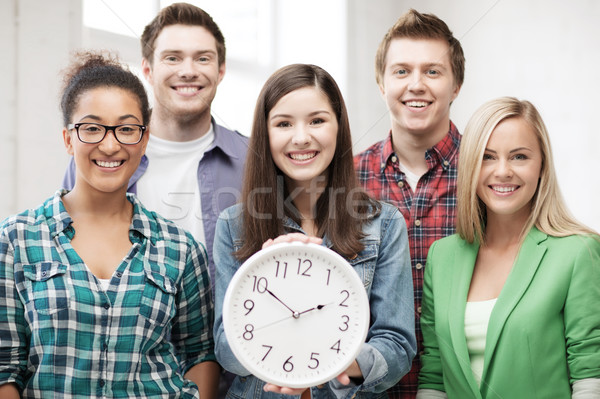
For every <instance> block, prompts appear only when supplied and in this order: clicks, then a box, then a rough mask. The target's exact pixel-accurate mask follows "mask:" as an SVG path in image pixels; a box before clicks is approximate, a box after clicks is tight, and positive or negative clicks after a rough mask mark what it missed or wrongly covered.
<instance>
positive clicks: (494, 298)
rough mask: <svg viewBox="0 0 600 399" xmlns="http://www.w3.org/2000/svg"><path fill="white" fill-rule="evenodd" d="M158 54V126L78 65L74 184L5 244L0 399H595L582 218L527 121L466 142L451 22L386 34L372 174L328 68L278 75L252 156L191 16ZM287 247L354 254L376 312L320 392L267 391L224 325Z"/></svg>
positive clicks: (170, 10) (126, 84) (67, 123)
mask: <svg viewBox="0 0 600 399" xmlns="http://www.w3.org/2000/svg"><path fill="white" fill-rule="evenodd" d="M142 54H143V61H142V69H143V73H144V75H145V77H146V79H147V80H148V82H149V83H150V84H151V86H152V88H153V91H154V98H155V104H154V107H153V109H152V115H150V109H149V103H148V98H147V96H146V93H145V90H144V87H143V85H142V83H141V82H140V80H139V79H138V78H137V77H136V76H135V75H134V74H132V73H131V72H130V71H129V70H127V68H125V67H124V66H123V65H122V64H120V63H119V62H118V61H117V60H116V59H114V58H111V57H109V56H107V55H103V54H98V53H89V52H88V53H80V54H79V55H78V56H77V57H76V58H75V60H74V62H73V64H72V65H71V66H70V68H69V69H68V70H67V71H66V72H65V84H64V88H63V93H62V100H61V110H62V113H63V124H64V128H63V139H64V143H65V147H66V149H67V152H68V153H69V154H71V155H72V156H73V159H72V162H71V164H70V166H69V168H68V170H67V173H66V175H65V180H64V188H63V189H61V190H59V191H57V193H56V194H55V195H54V196H53V197H51V198H49V199H48V200H47V201H46V202H44V204H42V205H41V206H40V207H39V208H37V209H32V210H28V211H25V212H23V213H21V214H18V215H15V216H11V217H9V218H7V219H6V220H5V221H4V222H3V223H2V225H1V230H0V297H2V299H3V305H2V306H0V397H1V398H19V397H26V398H38V397H39V398H46V397H61V398H84V397H85V398H89V397H114V398H131V397H136V398H138V397H180V398H198V397H203V398H205V399H211V398H215V397H216V396H220V397H223V396H225V395H227V397H229V398H259V397H264V398H276V397H286V395H299V396H302V397H303V398H307V397H309V396H311V397H313V398H337V399H342V398H343V399H346V398H347V399H350V398H354V397H365V398H367V397H368V398H382V397H390V398H393V399H396V398H414V397H415V396H416V397H418V398H438V397H448V398H460V399H463V398H534V397H539V398H569V397H573V398H579V399H582V398H597V397H600V317H598V312H597V307H598V304H599V303H600V237H598V235H597V233H596V232H594V231H592V230H591V229H589V228H587V227H585V226H584V225H582V224H580V223H578V222H577V221H575V220H574V219H573V218H572V217H571V216H570V215H569V213H568V211H567V209H566V207H565V205H564V202H563V200H562V199H561V196H560V192H559V188H558V184H557V179H556V175H555V171H554V164H553V160H552V152H551V149H550V143H549V136H548V132H547V130H546V127H545V126H544V123H543V121H542V118H541V116H540V114H539V113H538V111H537V110H536V109H535V107H534V106H533V105H532V104H531V103H529V102H527V101H521V100H518V99H515V98H512V97H504V98H499V99H495V100H492V101H489V102H488V103H486V104H484V105H483V106H482V107H481V108H479V109H478V110H477V111H476V112H475V113H474V115H473V116H472V118H471V119H470V121H469V122H468V124H467V126H466V129H465V132H464V134H463V135H462V136H461V135H460V134H459V133H458V130H457V128H456V127H455V126H454V124H453V123H452V122H451V121H450V117H449V113H450V106H451V103H452V102H453V101H454V99H455V98H456V97H457V95H458V94H459V91H460V88H461V85H462V82H463V79H464V62H465V61H464V55H463V52H462V48H461V46H460V43H459V42H458V41H457V40H456V39H455V38H454V37H453V35H452V32H451V31H450V30H449V29H448V27H447V25H446V24H445V23H444V22H443V21H441V20H440V19H439V18H437V17H435V16H434V15H431V14H421V13H419V12H417V11H415V10H410V11H408V12H407V13H406V14H404V15H403V16H401V17H400V19H399V20H398V21H397V22H396V24H395V25H394V26H392V28H390V30H389V31H388V33H387V34H386V36H385V37H384V39H383V41H382V43H381V44H380V47H379V49H378V52H377V56H376V81H377V84H378V86H379V89H380V91H381V94H382V96H383V98H384V99H385V101H386V103H387V105H388V108H389V112H390V119H391V129H390V132H389V135H388V136H387V138H386V139H384V140H383V141H381V142H379V143H375V144H374V145H373V146H371V147H370V148H368V149H367V150H366V151H364V152H363V153H361V154H358V155H356V156H354V157H353V154H352V140H351V133H350V126H349V122H348V114H347V110H346V107H345V104H344V100H343V98H342V95H341V93H340V90H339V88H338V86H337V84H336V82H335V80H334V79H333V77H332V76H331V75H330V74H329V73H327V72H326V71H325V70H323V69H322V68H320V67H318V66H315V65H307V64H294V65H289V66H285V67H283V68H281V69H279V70H277V71H275V72H274V73H273V75H272V76H271V77H269V78H268V80H267V81H266V83H265V84H264V87H263V89H262V91H261V93H260V94H259V97H258V100H257V103H256V108H255V113H254V120H253V124H252V131H251V132H250V138H249V140H248V139H246V138H245V137H243V136H242V135H240V134H239V133H237V132H234V131H231V130H229V129H226V128H224V127H222V126H220V125H218V124H217V123H216V122H215V121H214V119H213V118H212V117H211V114H210V104H211V102H212V100H213V98H214V96H215V93H216V89H217V86H218V84H219V82H220V81H221V80H222V79H223V76H224V74H225V44H224V38H223V35H222V34H221V32H220V30H219V28H218V26H217V25H216V24H215V23H214V21H213V20H212V18H210V16H209V15H208V14H207V13H206V12H204V11H203V10H201V9H199V8H197V7H195V6H191V5H189V4H185V3H176V4H173V5H171V6H169V7H166V8H164V9H163V10H161V12H160V13H159V15H158V16H157V17H156V18H155V19H154V20H153V21H152V22H151V23H150V24H149V25H148V26H147V27H146V29H145V31H144V34H143V35H142ZM459 150H460V151H459ZM459 152H460V160H459V156H458V154H459ZM242 174H243V176H242ZM236 190H237V191H236ZM128 191H129V192H128ZM236 192H237V193H239V196H238V195H234V194H235V193H236ZM132 193H135V194H137V195H135V194H132ZM223 193H227V194H229V195H218V194H223ZM175 194H186V195H183V196H181V198H177V199H175V198H174V197H173V195H175ZM138 197H139V199H138ZM215 197H217V198H218V200H217V201H216V200H215ZM174 201H175V202H174ZM236 203H237V204H236ZM234 204H235V205H234ZM174 210H178V212H179V214H177V215H175V214H173V213H170V212H173V211H174ZM219 214H220V216H219ZM161 215H162V216H161ZM200 215H201V216H202V217H201V218H200V217H199V216H200ZM163 216H165V217H163ZM455 232H456V234H454V233H455ZM444 237H445V238H444ZM289 241H304V242H313V243H318V244H321V245H325V246H327V247H329V248H331V249H333V250H334V251H336V252H337V253H339V254H340V255H342V256H343V257H344V258H346V259H347V260H348V262H349V263H350V264H351V265H352V266H353V268H354V269H355V270H356V271H357V273H358V274H359V276H360V277H361V279H362V280H363V283H364V285H365V289H366V291H367V293H368V296H369V303H370V311H371V321H370V327H369V333H368V335H367V340H366V343H365V344H364V345H363V346H362V347H361V350H360V352H359V354H358V356H357V358H356V360H355V361H354V363H352V364H351V365H350V367H349V368H348V369H347V370H346V371H344V372H343V373H342V374H341V375H340V376H338V378H337V379H335V380H332V381H330V382H328V383H327V384H325V385H324V386H319V387H311V388H308V389H297V388H296V389H292V388H288V387H280V386H275V385H272V384H267V383H265V382H264V381H261V380H259V379H258V378H256V377H254V376H252V375H251V374H250V373H249V371H247V370H245V369H244V367H243V366H242V365H241V364H240V363H239V362H238V361H237V359H236V358H235V356H234V355H233V353H232V352H231V349H230V348H229V345H228V343H227V338H226V335H225V333H224V330H223V322H222V316H223V315H222V305H223V299H224V296H225V292H226V290H227V286H228V283H229V281H230V280H231V278H232V277H233V275H234V274H235V272H236V270H237V269H238V268H239V267H240V265H241V264H242V263H243V262H244V260H246V259H248V258H249V257H250V256H251V255H253V254H254V253H256V252H257V251H259V250H260V249H261V248H264V247H266V246H269V245H272V244H273V243H278V242H289ZM199 243H203V244H205V246H204V245H202V244H199ZM205 248H206V249H205ZM213 284H214V286H213ZM421 331H422V333H421ZM222 369H225V370H227V371H229V372H230V373H231V374H228V375H222V376H221V377H222V378H221V380H223V381H226V382H225V383H224V384H222V386H221V388H220V389H219V387H218V381H219V376H220V375H221V374H222V372H221V371H222ZM229 376H234V379H233V381H231V380H230V379H229V378H228V377H229ZM282 395H283V396H282Z"/></svg>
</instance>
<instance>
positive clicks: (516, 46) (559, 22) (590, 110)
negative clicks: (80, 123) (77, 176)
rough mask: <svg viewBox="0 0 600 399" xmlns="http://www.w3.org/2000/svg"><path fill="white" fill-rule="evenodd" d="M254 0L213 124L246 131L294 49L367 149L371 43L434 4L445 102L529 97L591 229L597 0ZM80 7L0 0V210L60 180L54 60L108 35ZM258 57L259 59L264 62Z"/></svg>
mask: <svg viewBox="0 0 600 399" xmlns="http://www.w3.org/2000/svg"><path fill="white" fill-rule="evenodd" d="M98 1H99V0H98ZM121 1H123V2H127V1H129V0H121ZM211 1H212V0H211ZM211 1H208V0H206V1H204V2H203V1H201V0H198V1H195V3H197V4H198V5H200V6H203V3H206V4H207V5H206V6H205V7H206V9H207V11H209V12H211V9H210V8H209V7H210V4H211ZM221 1H231V0H221ZM152 4H153V5H154V6H155V5H156V1H155V2H153V3H152ZM236 4H238V6H237V7H238V8H239V4H240V3H239V2H237V3H236ZM257 4H259V6H260V5H262V4H268V5H270V6H272V9H273V10H275V11H273V12H274V13H276V14H275V16H276V18H274V19H272V21H273V23H272V25H269V26H260V27H257V29H256V32H255V34H256V35H257V37H263V38H264V39H265V43H267V44H265V45H264V46H263V45H259V46H258V48H257V49H256V50H255V51H256V52H257V54H258V53H260V54H258V55H257V56H256V57H255V58H254V59H251V57H250V58H248V59H241V60H237V61H236V60H233V61H232V62H231V63H230V65H228V66H229V69H228V75H227V76H226V78H225V80H224V82H223V83H222V85H221V87H220V89H219V94H218V95H217V100H216V102H215V109H216V110H217V111H216V112H217V113H218V115H217V117H218V119H219V121H220V122H221V123H224V124H225V125H227V126H230V127H232V128H237V129H239V130H241V131H243V132H244V133H248V131H249V120H250V119H251V115H252V111H253V109H254V100H255V98H256V95H257V94H258V91H259V90H260V87H261V86H262V83H263V82H264V80H265V79H266V78H267V77H268V75H269V74H270V73H271V72H272V71H273V70H274V69H275V68H276V67H279V66H281V65H284V64H287V63H290V62H311V63H315V64H318V65H320V66H323V67H324V68H325V69H327V70H328V71H329V72H330V73H331V74H332V75H333V76H334V77H335V78H336V79H337V81H338V83H339V85H340V87H341V88H342V91H343V93H344V95H345V97H346V101H347V103H348V109H349V112H350V120H351V124H352V128H353V135H354V142H355V152H357V151H360V150H362V149H364V148H366V147H367V146H368V145H370V144H371V143H373V142H375V141H376V140H378V139H381V138H383V137H384V136H385V135H386V134H387V130H388V129H389V115H388V112H387V110H386V108H385V104H384V103H383V101H382V99H381V98H380V96H379V92H378V90H377V87H376V85H375V79H374V66H373V65H374V55H375V50H376V47H377V45H378V44H379V41H380V40H381V38H382V37H383V35H384V33H385V32H386V30H387V29H388V28H389V26H391V25H392V24H393V23H394V21H395V20H396V19H397V17H398V16H399V15H400V14H401V13H403V12H404V11H405V10H407V9H408V8H409V7H413V8H416V9H417V10H419V11H422V12H432V13H435V14H436V15H438V16H439V17H441V18H442V19H444V20H445V21H446V22H447V23H448V25H449V26H450V28H451V29H452V30H453V31H454V33H455V36H456V37H458V38H459V39H460V41H461V43H462V45H463V48H464V50H465V55H466V59H467V64H466V76H465V83H464V86H463V88H462V91H461V94H460V96H459V97H458V99H457V100H456V101H455V103H454V104H453V109H452V119H453V120H454V122H455V123H456V124H457V126H458V127H459V129H460V130H461V131H462V130H463V129H464V126H465V124H466V122H467V120H468V118H469V117H470V115H471V114H472V113H473V111H474V110H475V108H477V107H478V106H479V105H480V104H481V103H483V102H484V101H486V100H488V99H491V98H494V97H497V96H502V95H513V96H517V97H519V98H524V99H528V100H530V101H532V102H533V103H534V104H535V105H536V106H537V107H538V108H539V110H540V112H541V113H542V116H543V117H544V119H545V121H546V124H547V126H548V128H549V130H550V133H551V138H552V141H553V146H554V153H555V158H556V166H557V170H558V174H559V180H560V183H561V186H562V188H563V193H564V195H565V197H566V199H567V203H568V204H569V206H570V208H571V210H572V211H573V213H574V214H575V215H576V216H577V217H578V218H580V219H581V220H582V221H584V222H586V223H587V224H589V225H591V226H592V227H594V228H595V229H597V230H600V207H598V206H596V202H597V200H596V198H598V197H599V195H600V184H599V181H598V178H597V177H596V173H595V172H596V170H597V167H595V163H596V162H595V160H596V158H597V151H598V148H599V147H600V137H599V135H598V134H595V131H594V129H595V123H594V122H595V115H596V113H597V112H598V111H596V108H597V107H598V106H599V105H600V101H599V100H598V99H597V98H596V93H598V92H600V74H598V73H596V69H597V65H599V64H600V24H598V22H597V21H599V20H600V2H596V1H594V0H572V1H570V2H565V1H559V0H545V1H542V0H528V1H522V0H500V1H498V0H454V1H451V2H449V1H445V0H413V1H407V0H404V1H400V0H369V1H365V0H346V1H344V0H328V1H323V0H321V1H317V0H307V1H302V0H296V1H291V0H286V1H282V0H258V3H257ZM238 8H236V10H237V11H238V13H237V14H236V15H237V16H238V17H239V15H242V14H240V12H241V11H240V10H239V9H238ZM81 9H82V6H81V2H80V1H79V0H53V1H51V2H50V1H46V0H3V1H1V2H0V48H2V51H3V55H4V57H3V62H2V63H0V117H1V119H0V120H2V121H3V127H2V129H0V138H1V139H2V145H1V146H0V166H1V168H0V184H1V187H2V188H3V195H2V196H0V218H3V217H4V216H7V215H8V214H11V213H14V212H17V211H20V210H22V209H24V208H25V207H31V206H35V205H37V204H39V203H40V202H41V201H42V200H43V199H44V198H46V197H48V196H49V195H50V194H51V193H52V192H53V191H54V190H55V189H56V188H57V187H58V185H59V184H60V181H61V178H62V174H63V171H64V167H65V164H66V160H67V157H66V155H65V153H64V149H63V146H62V140H61V138H60V131H61V121H60V113H59V111H58V101H57V98H58V92H59V80H58V76H59V75H58V72H59V71H60V69H61V68H63V67H64V66H65V65H66V64H67V62H68V53H69V51H70V50H72V49H74V48H76V47H79V44H80V43H82V42H83V43H89V42H90V40H92V39H93V40H96V41H101V42H105V43H110V41H111V38H110V35H108V36H102V35H101V34H99V33H98V32H95V31H93V30H85V29H83V30H82V27H81V20H82V16H81ZM262 9H263V7H259V8H258V13H260V12H261V10H262ZM211 14H213V13H212V12H211ZM121 17H122V18H121V19H122V20H123V21H127V18H126V17H125V18H123V16H121ZM213 17H215V19H216V20H217V22H218V23H219V24H220V25H221V26H222V28H223V30H224V32H225V36H226V38H227V40H228V41H229V44H228V47H229V48H231V46H235V44H232V41H235V40H234V39H233V38H234V37H236V35H238V36H237V37H239V32H235V24H228V23H227V22H228V21H229V19H227V17H223V16H222V15H218V14H213ZM223 18H226V20H225V21H223V22H220V21H222V20H223ZM49 21H51V22H49ZM228 25H229V26H228ZM273 32H277V33H273ZM82 34H83V36H82ZM274 34H276V35H277V36H276V37H274V36H273V35H274ZM104 40H106V41H104ZM136 42H137V39H136V38H135V37H131V38H130V39H129V40H124V41H122V43H121V45H122V47H123V48H129V49H130V50H124V51H127V52H128V54H123V56H124V58H126V59H127V60H130V61H131V62H134V63H135V62H139V57H140V56H139V49H137V47H136ZM129 53H130V54H129ZM250 55H251V54H250ZM264 57H266V59H267V61H265V62H260V61H259V60H260V59H263V58H264ZM236 71H237V72H236ZM244 71H247V73H244Z"/></svg>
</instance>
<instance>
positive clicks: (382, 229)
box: [214, 64, 416, 398]
mask: <svg viewBox="0 0 600 399" xmlns="http://www.w3.org/2000/svg"><path fill="white" fill-rule="evenodd" d="M243 187H244V188H243V193H242V202H241V203H240V204H238V205H235V206H233V207H231V208H228V209H227V210H225V211H224V212H223V213H222V214H221V216H220V218H219V220H218V223H217V227H216V232H215V243H214V257H215V265H216V281H215V284H216V287H215V295H216V299H215V326H214V333H215V353H216V356H217V360H218V361H219V363H220V364H221V365H222V366H223V367H224V368H225V369H226V370H228V371H230V372H232V373H233V374H236V375H237V377H236V379H235V381H234V382H233V385H232V386H231V388H230V390H229V392H228V397H231V398H258V397H264V398H271V397H276V396H278V395H280V394H290V395H311V396H312V397H314V398H334V397H335V398H351V397H353V396H354V395H359V396H360V397H368V398H379V397H387V394H386V389H387V388H389V387H391V386H393V385H394V384H395V383H396V382H397V381H398V380H400V378H401V377H402V376H403V375H404V374H406V373H407V372H408V370H409V369H410V366H411V362H412V359H413V357H414V355H415V350H416V342H415V336H414V324H413V319H414V317H413V316H414V314H413V297H412V295H413V293H412V276H411V271H410V262H409V249H408V239H407V230H406V225H405V223H404V220H403V218H402V216H401V214H400V213H399V212H398V211H397V209H396V208H395V207H392V206H390V205H387V204H384V203H379V202H377V201H375V200H373V199H371V198H370V197H369V196H368V195H367V194H365V193H364V192H363V191H362V190H361V189H360V188H359V185H358V184H357V181H356V177H355V172H354V165H353V159H352V143H351V135H350V128H349V122H348V116H347V111H346V107H345V104H344V101H343V98H342V96H341V93H340V91H339V88H338V86H337V84H336V83H335V81H334V79H333V78H332V77H331V76H330V75H329V74H328V73H327V72H326V71H324V70H323V69H321V68H319V67H317V66H314V65H306V64H295V65H289V66H286V67H283V68H281V69H279V70H278V71H276V72H275V73H274V74H273V75H272V76H271V77H270V78H269V79H268V80H267V82H266V83H265V85H264V87H263V89H262V91H261V93H260V95H259V98H258V101H257V105H256V109H255V114H254V122H253V127H252V134H251V136H250V148H249V151H248V158H247V165H246V175H245V178H244V186H243ZM289 241H303V242H312V243H317V244H321V245H323V246H327V247H329V248H331V249H333V250H334V251H335V252H337V253H338V254H340V255H341V256H342V257H344V258H345V259H346V260H347V261H348V262H349V263H350V264H351V265H352V267H353V269H354V270H355V271H356V272H357V273H358V275H359V276H360V278H361V279H362V282H363V285H364V288H365V290H366V292H367V295H368V298H369V308H370V315H371V318H370V324H369V329H368V333H367V339H366V342H365V343H363V344H362V346H361V347H360V350H359V352H358V355H357V357H356V359H355V360H354V361H353V362H352V364H351V365H350V366H349V367H348V368H347V369H346V370H345V371H344V372H342V373H341V374H340V375H338V376H337V378H332V379H331V380H330V381H328V382H327V383H325V384H322V385H319V386H313V387H310V388H308V389H306V388H289V387H284V386H278V385H273V384H267V383H265V382H264V381H262V380H260V379H259V378H258V377H256V376H254V375H252V372H251V370H248V369H247V368H245V367H244V366H243V365H242V364H241V363H240V361H238V360H237V358H236V357H235V355H234V354H233V352H232V350H231V347H230V345H229V343H228V341H227V337H226V334H225V331H224V326H223V301H224V297H225V293H226V291H227V287H228V285H229V282H230V281H231V279H232V278H233V276H234V274H235V272H236V271H237V270H238V268H239V267H240V265H241V264H242V263H243V262H244V261H245V260H247V259H248V258H249V257H251V256H252V255H253V254H255V253H256V252H257V251H259V250H261V248H264V247H267V246H269V245H272V244H275V243H279V242H289ZM278 294H279V295H280V296H281V294H282V293H278ZM283 296H285V293H283ZM309 296H310V295H309V294H308V293H307V297H309ZM278 300H279V301H280V302H282V303H284V302H285V301H286V300H285V298H279V299H278ZM249 303H250V302H249ZM244 306H246V305H244ZM285 306H286V307H287V305H285ZM307 306H309V305H307ZM247 309H248V312H251V311H253V310H254V308H253V307H251V306H250V305H249V306H248V307H247ZM319 309H320V308H319ZM324 328H325V327H324ZM323 334H326V332H323ZM248 338H251V334H248ZM249 345H254V342H251V340H250V339H249ZM263 346H265V347H268V346H267V345H263ZM287 349H289V350H292V349H293V348H287ZM290 353H291V352H290ZM271 355H273V356H275V355H274V354H271V353H270V354H269V355H266V354H265V356H264V358H263V359H262V360H261V361H259V363H266V362H268V361H270V357H271ZM316 355H317V354H316V352H313V353H312V354H311V353H308V354H307V355H306V356H307V357H308V356H314V357H315V358H313V359H312V361H313V362H312V363H308V364H309V366H311V365H312V366H314V367H316V366H317V364H321V365H322V364H323V363H325V362H324V361H322V362H321V363H319V362H318V361H317V359H316ZM318 355H319V356H321V357H320V358H318V359H321V360H324V357H325V356H326V355H325V354H321V353H319V354H318ZM286 356H287V354H286V355H284V356H283V357H282V358H281V359H284V360H285V359H286ZM288 359H289V358H288ZM294 361H296V358H294ZM300 363H301V361H300V360H298V363H297V364H296V365H295V367H302V366H301V365H300ZM286 366H287V367H290V368H291V366H290V365H289V364H283V368H284V369H285V368H286ZM274 367H277V366H274ZM310 368H313V367H310ZM307 371H308V370H307Z"/></svg>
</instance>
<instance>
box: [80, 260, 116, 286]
mask: <svg viewBox="0 0 600 399" xmlns="http://www.w3.org/2000/svg"><path fill="white" fill-rule="evenodd" d="M84 265H85V267H86V269H88V271H89V272H90V273H92V271H91V270H90V268H89V267H88V265H86V264H85V263H84ZM92 274H94V273H92ZM94 276H95V274H94ZM96 280H98V282H99V283H100V288H101V289H102V291H106V290H108V286H109V285H110V280H111V279H110V278H98V277H96Z"/></svg>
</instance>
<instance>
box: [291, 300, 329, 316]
mask: <svg viewBox="0 0 600 399" xmlns="http://www.w3.org/2000/svg"><path fill="white" fill-rule="evenodd" d="M331 303H333V302H331ZM331 303H326V304H325V305H317V306H315V307H314V308H310V309H306V310H303V311H302V312H300V313H298V316H300V315H302V314H304V313H308V312H312V311H313V310H321V309H323V308H324V307H325V306H327V305H331Z"/></svg>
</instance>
